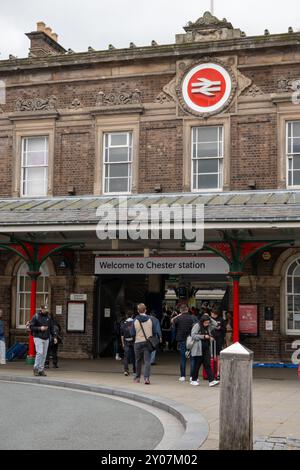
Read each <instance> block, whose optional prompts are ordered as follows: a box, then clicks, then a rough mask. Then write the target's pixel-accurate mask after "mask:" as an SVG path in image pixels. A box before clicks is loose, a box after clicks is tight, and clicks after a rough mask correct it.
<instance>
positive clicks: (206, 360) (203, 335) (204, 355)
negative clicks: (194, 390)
mask: <svg viewBox="0 0 300 470" xmlns="http://www.w3.org/2000/svg"><path fill="white" fill-rule="evenodd" d="M216 328H217V322H216V321H215V320H213V319H212V318H210V316H209V315H206V314H205V315H203V316H202V317H201V320H200V321H199V322H197V323H195V325H194V326H193V329H192V333H191V337H192V340H193V341H194V344H193V346H192V349H191V356H192V357H193V358H194V361H193V363H194V365H193V372H192V374H193V375H192V381H191V385H193V386H199V381H198V377H199V370H200V367H201V365H202V364H203V367H204V369H205V372H206V374H207V377H208V383H209V386H210V387H215V386H216V385H219V383H220V382H219V381H218V380H215V379H214V375H213V372H212V370H211V367H210V342H211V339H213V338H212V336H211V334H212V332H213V331H214V330H215V329H216Z"/></svg>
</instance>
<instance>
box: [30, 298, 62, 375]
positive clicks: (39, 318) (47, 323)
mask: <svg viewBox="0 0 300 470" xmlns="http://www.w3.org/2000/svg"><path fill="white" fill-rule="evenodd" d="M29 328H30V331H31V333H32V335H33V340H34V345H35V350H36V356H35V363H34V367H33V374H34V375H35V376H42V377H45V376H46V373H45V370H44V368H45V361H46V357H47V351H48V346H49V339H50V336H52V337H53V341H54V342H57V337H56V333H55V331H54V329H53V322H52V319H51V317H50V315H49V313H48V309H47V307H46V305H42V306H41V308H40V310H39V311H38V313H36V314H35V315H34V316H33V317H32V319H31V321H30V322H29Z"/></svg>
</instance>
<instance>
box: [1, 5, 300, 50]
mask: <svg viewBox="0 0 300 470" xmlns="http://www.w3.org/2000/svg"><path fill="white" fill-rule="evenodd" d="M209 8H210V0H51V1H50V2H46V1H42V0H9V1H8V0H2V1H1V14H0V31H1V44H0V52H1V56H0V58H2V59H5V58H7V57H8V54H14V55H17V56H18V57H26V56H27V53H28V45H29V40H28V39H27V38H26V37H25V36H24V33H25V32H30V31H34V30H35V29H36V22H37V21H44V22H45V23H46V24H47V25H48V26H50V27H52V29H53V30H54V31H55V32H56V33H58V34H59V42H60V43H61V44H62V45H63V46H64V47H65V48H66V49H68V48H69V47H70V48H72V49H73V50H75V51H76V52H77V51H78V52H79V51H86V50H87V48H88V46H92V47H94V48H95V49H96V50H101V49H106V48H107V46H108V44H110V43H111V44H113V45H115V46H116V47H127V46H128V45H129V43H130V42H131V41H133V42H134V43H135V44H136V45H137V46H144V45H149V44H150V42H151V40H152V39H155V40H156V41H157V42H158V43H160V44H168V43H173V42H174V38H175V34H177V33H181V32H183V30H182V26H184V25H185V24H186V23H187V22H188V21H195V20H196V19H197V18H199V17H200V16H202V14H203V13H204V11H206V10H208V9H209ZM215 15H216V16H218V17H219V18H221V19H222V18H224V17H226V18H227V19H228V20H229V21H231V22H232V24H233V25H234V26H235V27H237V28H241V29H242V30H243V31H245V32H246V34H247V35H254V34H261V33H263V31H264V30H265V29H266V28H267V29H269V30H270V32H271V33H281V32H287V30H288V27H289V26H293V27H294V29H295V30H297V29H299V30H300V13H299V0H284V1H279V0H240V1H238V0H215Z"/></svg>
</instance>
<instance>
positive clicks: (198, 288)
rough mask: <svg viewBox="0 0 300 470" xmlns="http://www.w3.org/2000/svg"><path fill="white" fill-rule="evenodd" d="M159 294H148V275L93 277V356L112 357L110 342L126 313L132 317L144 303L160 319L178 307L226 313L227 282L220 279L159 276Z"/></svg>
mask: <svg viewBox="0 0 300 470" xmlns="http://www.w3.org/2000/svg"><path fill="white" fill-rule="evenodd" d="M158 277H159V278H160V282H159V283H158V284H159V285H160V286H161V290H160V292H156V293H153V292H149V276H148V275H141V274H138V275H133V274H129V275H124V274H115V275H106V274H104V275H99V276H97V283H96V292H95V297H96V298H95V312H94V356H95V357H99V356H100V357H106V356H111V357H113V355H114V339H115V336H116V331H117V328H118V323H120V322H121V321H122V320H123V319H124V318H125V315H126V313H128V312H131V313H132V314H135V313H136V311H137V305H138V304H139V303H145V304H146V305H147V307H148V309H149V310H150V311H151V310H152V309H153V310H155V312H156V313H157V315H158V317H159V318H161V317H162V312H163V310H164V309H166V310H168V311H169V312H170V311H171V312H174V311H175V310H176V308H178V307H179V305H180V304H181V303H186V304H188V306H189V307H190V308H192V307H194V308H195V309H197V310H198V312H199V313H201V311H202V310H203V309H205V308H207V307H209V308H212V307H216V308H218V309H219V310H221V311H222V310H224V309H225V310H227V309H228V304H227V300H226V299H228V297H229V295H227V294H228V279H227V276H224V275H221V276H220V275H210V276H205V275H204V276H203V275H202V276H201V275H200V276H195V275H186V276H168V275H160V276H158Z"/></svg>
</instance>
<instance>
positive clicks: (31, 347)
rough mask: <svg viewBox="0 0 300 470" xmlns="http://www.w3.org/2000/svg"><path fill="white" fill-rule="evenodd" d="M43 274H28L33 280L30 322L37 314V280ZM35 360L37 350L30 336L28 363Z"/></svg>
mask: <svg viewBox="0 0 300 470" xmlns="http://www.w3.org/2000/svg"><path fill="white" fill-rule="evenodd" d="M40 274H41V273H31V272H30V273H28V275H29V276H30V278H31V290H30V320H31V319H32V317H33V316H34V315H35V313H36V290H37V278H38V277H39V276H40ZM34 358H35V348H34V341H33V336H32V335H30V336H29V348H28V356H27V362H28V363H33V361H34Z"/></svg>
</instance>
